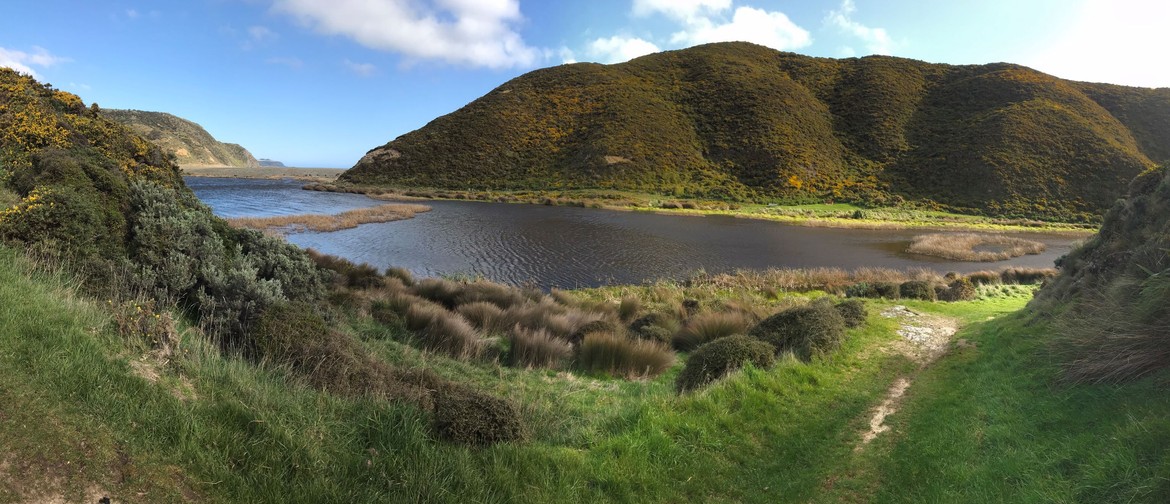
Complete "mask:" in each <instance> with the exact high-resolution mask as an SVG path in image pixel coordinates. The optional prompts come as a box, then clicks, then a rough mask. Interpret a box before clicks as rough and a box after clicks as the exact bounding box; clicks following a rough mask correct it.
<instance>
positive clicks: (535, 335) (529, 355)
mask: <svg viewBox="0 0 1170 504" xmlns="http://www.w3.org/2000/svg"><path fill="white" fill-rule="evenodd" d="M509 340H510V342H511V344H510V345H509V347H508V365H509V366H512V367H518V368H548V369H559V368H560V367H561V366H562V365H563V364H564V363H565V361H566V360H568V358H569V357H571V356H572V355H573V345H572V344H570V343H569V342H568V341H565V340H563V339H559V338H556V337H554V336H552V335H550V334H549V333H548V331H545V330H543V329H541V330H530V329H525V328H523V327H519V326H517V327H515V328H513V330H512V332H511V334H510V336H509Z"/></svg>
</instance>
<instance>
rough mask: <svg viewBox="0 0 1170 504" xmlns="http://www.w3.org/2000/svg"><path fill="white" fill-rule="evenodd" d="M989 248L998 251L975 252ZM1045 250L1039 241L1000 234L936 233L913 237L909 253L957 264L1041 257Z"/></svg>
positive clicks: (1044, 246)
mask: <svg viewBox="0 0 1170 504" xmlns="http://www.w3.org/2000/svg"><path fill="white" fill-rule="evenodd" d="M987 246H990V247H993V248H994V249H995V250H976V248H977V247H987ZM1046 248H1047V246H1046V245H1044V244H1043V243H1040V242H1038V241H1033V240H1025V239H1023V238H1018V237H1015V236H1007V235H1001V234H995V235H991V234H981V233H934V234H927V235H920V236H916V237H914V241H913V243H911V244H910V248H908V249H906V251H907V252H910V253H911V254H922V255H928V256H934V257H942V258H944V259H951V260H955V261H979V262H991V261H1003V260H1005V259H1011V258H1013V257H1020V256H1022V255H1025V254H1039V253H1041V252H1044V249H1046Z"/></svg>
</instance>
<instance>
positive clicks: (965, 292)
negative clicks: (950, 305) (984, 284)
mask: <svg viewBox="0 0 1170 504" xmlns="http://www.w3.org/2000/svg"><path fill="white" fill-rule="evenodd" d="M978 296H979V289H977V288H976V287H975V284H973V283H972V282H971V281H970V280H968V279H966V278H959V279H956V280H955V281H953V282H951V284H950V285H948V286H947V288H946V289H944V290H943V291H942V294H941V295H940V296H938V298H939V299H940V300H942V301H971V300H974V299H975V298H976V297H978Z"/></svg>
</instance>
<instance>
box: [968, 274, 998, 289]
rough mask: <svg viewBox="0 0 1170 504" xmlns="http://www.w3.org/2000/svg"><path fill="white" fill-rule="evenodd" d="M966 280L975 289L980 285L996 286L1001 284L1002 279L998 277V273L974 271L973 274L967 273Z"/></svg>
mask: <svg viewBox="0 0 1170 504" xmlns="http://www.w3.org/2000/svg"><path fill="white" fill-rule="evenodd" d="M966 278H967V280H968V281H970V282H971V283H972V284H974V285H975V286H976V287H979V286H981V285H993V284H998V283H1001V282H1003V279H1002V278H1001V277H1000V273H999V272H998V271H987V270H984V271H975V272H971V273H967V276H966Z"/></svg>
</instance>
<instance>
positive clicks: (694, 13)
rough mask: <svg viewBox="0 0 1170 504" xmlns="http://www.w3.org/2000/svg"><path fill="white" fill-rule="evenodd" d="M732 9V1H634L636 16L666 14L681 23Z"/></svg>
mask: <svg viewBox="0 0 1170 504" xmlns="http://www.w3.org/2000/svg"><path fill="white" fill-rule="evenodd" d="M730 8H731V0H634V15H635V16H649V15H651V14H665V15H667V16H668V17H671V18H674V19H676V20H680V21H690V20H693V19H696V18H698V17H700V16H709V15H712V14H717V13H720V12H723V11H725V10H727V9H730Z"/></svg>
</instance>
